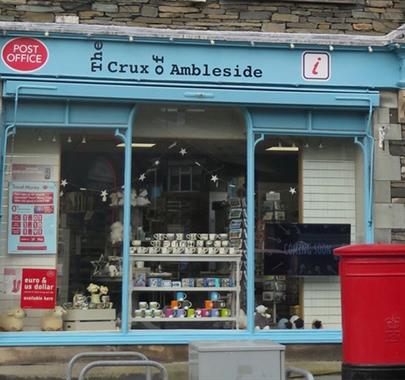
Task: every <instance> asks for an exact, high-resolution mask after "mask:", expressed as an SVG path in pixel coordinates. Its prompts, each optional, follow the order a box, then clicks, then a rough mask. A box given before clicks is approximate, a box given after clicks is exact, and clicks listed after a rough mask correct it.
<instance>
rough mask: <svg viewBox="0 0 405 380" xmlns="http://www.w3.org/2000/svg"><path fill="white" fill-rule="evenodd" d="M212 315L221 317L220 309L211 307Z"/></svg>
mask: <svg viewBox="0 0 405 380" xmlns="http://www.w3.org/2000/svg"><path fill="white" fill-rule="evenodd" d="M211 317H214V318H215V317H217V318H218V317H219V309H211Z"/></svg>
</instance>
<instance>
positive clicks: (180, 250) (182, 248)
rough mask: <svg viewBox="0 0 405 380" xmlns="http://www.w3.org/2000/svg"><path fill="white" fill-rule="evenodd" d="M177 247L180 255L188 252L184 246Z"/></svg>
mask: <svg viewBox="0 0 405 380" xmlns="http://www.w3.org/2000/svg"><path fill="white" fill-rule="evenodd" d="M177 249H178V251H179V254H180V255H183V254H184V253H186V249H185V248H184V247H179V248H177Z"/></svg>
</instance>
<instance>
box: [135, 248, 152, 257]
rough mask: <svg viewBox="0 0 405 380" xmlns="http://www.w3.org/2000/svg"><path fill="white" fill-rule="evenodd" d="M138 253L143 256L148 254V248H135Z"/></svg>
mask: <svg viewBox="0 0 405 380" xmlns="http://www.w3.org/2000/svg"><path fill="white" fill-rule="evenodd" d="M137 250H138V253H140V254H142V255H144V254H145V253H148V252H149V250H148V247H137Z"/></svg>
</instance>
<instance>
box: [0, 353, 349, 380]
mask: <svg viewBox="0 0 405 380" xmlns="http://www.w3.org/2000/svg"><path fill="white" fill-rule="evenodd" d="M67 359H68V358H67ZM340 365H341V363H340V362H338V361H333V362H332V361H328V362H313V361H310V362H305V361H297V362H287V364H286V366H292V367H299V368H305V369H307V370H309V371H310V372H311V373H312V374H313V375H314V377H315V380H341V376H340ZM164 366H165V367H166V369H167V370H168V373H169V379H170V380H188V363H187V362H176V363H165V364H164ZM74 374H75V375H76V376H77V371H75V373H74ZM65 379H66V364H65V363H49V364H30V365H2V366H1V367H0V380H65ZM89 379H90V377H89ZM91 379H92V380H96V379H97V380H106V379H108V380H112V379H117V380H118V379H119V380H143V379H144V376H143V375H142V371H141V369H140V368H125V367H123V368H118V367H116V368H103V369H100V368H97V369H94V370H92V371H91ZM155 379H156V380H157V379H159V377H158V376H157V373H156V375H155V376H154V377H153V380H155ZM295 379H297V380H299V379H300V378H299V377H296V378H295ZM212 380H216V379H212ZM251 380H254V379H251Z"/></svg>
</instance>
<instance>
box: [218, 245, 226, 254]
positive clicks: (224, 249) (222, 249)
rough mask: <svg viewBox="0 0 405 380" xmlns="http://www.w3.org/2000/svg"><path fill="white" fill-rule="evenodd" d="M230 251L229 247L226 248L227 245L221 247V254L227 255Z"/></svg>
mask: <svg viewBox="0 0 405 380" xmlns="http://www.w3.org/2000/svg"><path fill="white" fill-rule="evenodd" d="M227 252H228V248H225V247H221V248H219V252H218V253H219V254H220V255H226V253H227Z"/></svg>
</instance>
